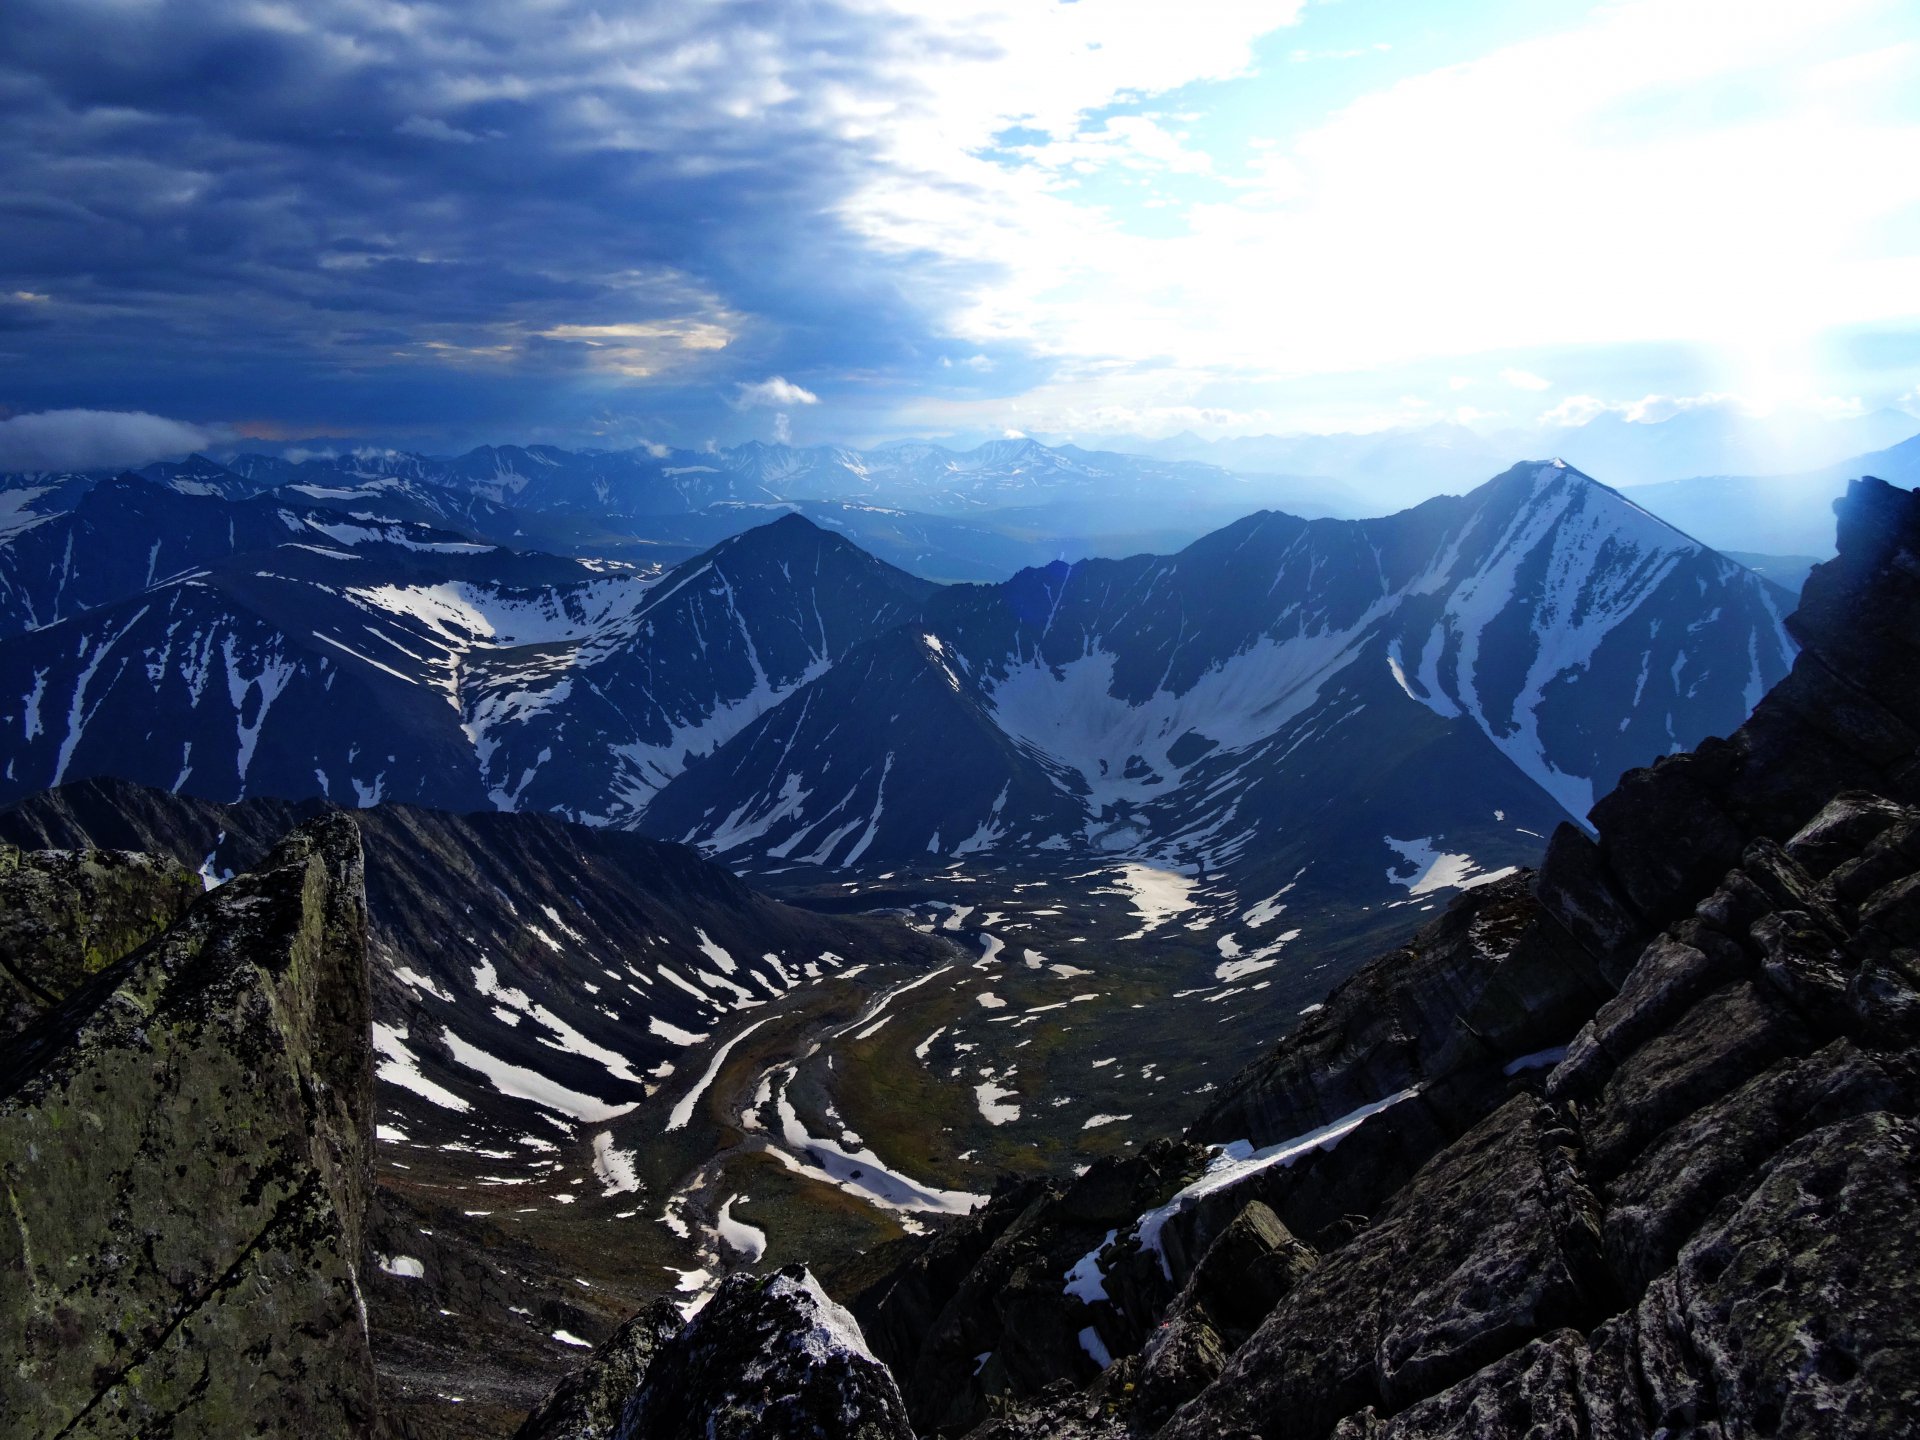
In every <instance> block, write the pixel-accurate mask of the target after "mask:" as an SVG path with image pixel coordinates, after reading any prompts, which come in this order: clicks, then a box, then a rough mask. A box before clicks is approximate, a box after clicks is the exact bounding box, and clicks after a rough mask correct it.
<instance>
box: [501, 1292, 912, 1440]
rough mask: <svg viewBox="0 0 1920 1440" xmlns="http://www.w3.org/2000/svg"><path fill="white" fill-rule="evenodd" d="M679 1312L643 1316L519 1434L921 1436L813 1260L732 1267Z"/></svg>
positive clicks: (674, 1439)
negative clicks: (761, 1271) (754, 1270)
mask: <svg viewBox="0 0 1920 1440" xmlns="http://www.w3.org/2000/svg"><path fill="white" fill-rule="evenodd" d="M677 1319H678V1316H677V1315H676V1314H675V1312H674V1311H673V1308H672V1307H671V1306H669V1305H664V1304H663V1305H661V1306H659V1307H656V1308H655V1309H654V1310H651V1311H647V1312H644V1313H642V1314H641V1315H639V1316H636V1317H635V1318H634V1319H633V1320H632V1321H630V1322H629V1323H628V1324H627V1325H626V1326H625V1327H623V1328H622V1329H621V1331H620V1332H619V1333H618V1334H616V1335H615V1336H614V1337H613V1338H612V1339H611V1340H609V1341H608V1342H607V1343H606V1344H605V1345H603V1346H601V1347H600V1349H598V1350H596V1351H595V1352H594V1354H593V1358H592V1359H591V1360H589V1361H588V1363H587V1364H586V1365H585V1366H584V1367H582V1369H581V1370H580V1371H579V1372H578V1373H577V1374H575V1375H574V1376H572V1377H570V1378H569V1379H568V1380H567V1381H565V1382H563V1383H562V1385H561V1386H560V1387H559V1388H558V1389H556V1390H555V1391H554V1393H553V1394H552V1395H550V1396H549V1397H548V1398H547V1400H546V1401H545V1402H543V1403H542V1404H541V1405H540V1407H539V1408H538V1409H537V1410H535V1411H534V1413H533V1414H532V1415H531V1416H529V1417H528V1419H527V1423H526V1424H525V1425H524V1426H522V1427H521V1429H520V1431H519V1434H518V1436H517V1437H516V1440H611V1437H616V1436H617V1437H618V1440H802V1437H812V1436H829V1435H830V1436H833V1437H835V1440H912V1437H913V1429H912V1427H911V1426H910V1425H909V1424H908V1421H907V1412H906V1407H905V1406H904V1405H903V1404H902V1403H901V1400H900V1391H899V1389H898V1388H897V1387H896V1386H895V1385H894V1383H893V1377H892V1376H891V1375H889V1374H888V1373H887V1369H886V1367H885V1366H884V1365H882V1364H880V1363H879V1361H877V1360H875V1359H874V1358H873V1356H872V1355H871V1354H870V1353H869V1352H868V1350H867V1346H866V1341H865V1340H864V1339H863V1338H862V1337H861V1334H860V1327H859V1325H858V1324H857V1323H855V1321H854V1319H853V1317H852V1316H851V1315H849V1314H848V1313H847V1312H846V1311H845V1310H843V1309H841V1307H840V1306H838V1305H836V1304H835V1303H834V1302H833V1301H832V1300H829V1299H828V1298H827V1296H826V1294H825V1292H823V1291H822V1290H821V1289H820V1286H819V1284H818V1282H816V1281H815V1280H814V1278H813V1276H812V1275H811V1274H809V1273H808V1272H807V1270H806V1269H805V1268H804V1267H802V1266H798V1265H789V1266H786V1267H784V1268H782V1269H780V1270H777V1271H775V1272H774V1273H773V1274H772V1275H768V1276H764V1277H762V1276H754V1275H748V1274H744V1273H742V1274H736V1275H732V1276H729V1277H728V1279H727V1281H726V1283H725V1284H724V1285H722V1286H721V1287H720V1291H719V1293H718V1294H717V1295H715V1296H714V1297H713V1299H712V1300H711V1301H710V1302H709V1303H708V1304H707V1306H706V1308H705V1309H703V1310H702V1311H701V1312H700V1313H699V1314H698V1315H696V1316H695V1317H694V1318H693V1319H692V1320H690V1321H688V1322H687V1323H686V1325H685V1326H684V1327H678V1326H677V1325H676V1322H677ZM676 1329H677V1333H675V1330H676Z"/></svg>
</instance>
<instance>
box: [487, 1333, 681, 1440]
mask: <svg viewBox="0 0 1920 1440" xmlns="http://www.w3.org/2000/svg"><path fill="white" fill-rule="evenodd" d="M680 1326H681V1318H680V1311H679V1309H678V1308H676V1307H675V1305H674V1304H673V1302H672V1301H671V1300H658V1301H655V1302H654V1303H653V1304H652V1305H650V1306H648V1307H647V1308H646V1309H645V1310H642V1311H641V1312H640V1313H639V1314H638V1315H635V1316H634V1317H633V1318H632V1319H631V1320H629V1321H627V1323H626V1324H624V1325H622V1326H621V1327H620V1328H619V1329H618V1330H616V1331H614V1332H613V1334H612V1335H611V1336H609V1337H608V1338H607V1339H606V1341H604V1342H603V1343H602V1344H601V1345H599V1346H598V1347H597V1348H596V1349H595V1350H594V1352H593V1354H592V1355H591V1356H589V1357H588V1359H587V1363H586V1364H585V1365H582V1366H581V1367H580V1368H579V1369H578V1370H576V1371H574V1373H573V1374H571V1375H569V1376H568V1377H567V1378H566V1379H565V1380H562V1381H561V1382H560V1383H559V1384H558V1385H557V1386H555V1387H554V1389H553V1392H552V1393H551V1394H549V1395H548V1396H547V1398H546V1399H544V1400H542V1401H541V1402H540V1403H539V1404H538V1405H536V1406H535V1407H534V1410H533V1413H532V1414H531V1415H529V1416H527V1420H526V1423H525V1424H524V1425H522V1426H521V1427H520V1428H519V1429H518V1430H517V1431H515V1432H514V1440H607V1437H608V1436H611V1435H612V1434H613V1433H614V1432H615V1430H616V1429H618V1427H619V1424H620V1417H621V1415H622V1414H623V1413H624V1412H625V1410H626V1408H627V1402H628V1401H629V1400H631V1399H632V1398H633V1397H634V1394H635V1393H636V1392H637V1391H638V1390H639V1389H640V1387H641V1385H642V1383H643V1382H644V1381H645V1380H646V1378H647V1370H648V1367H649V1366H651V1365H652V1364H653V1359H654V1356H656V1355H658V1354H659V1353H660V1350H661V1347H662V1346H664V1345H665V1344H666V1343H667V1342H668V1341H670V1340H672V1339H673V1337H674V1336H675V1335H677V1334H679V1333H680Z"/></svg>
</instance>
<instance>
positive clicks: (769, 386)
mask: <svg viewBox="0 0 1920 1440" xmlns="http://www.w3.org/2000/svg"><path fill="white" fill-rule="evenodd" d="M734 403H735V404H736V405H739V406H740V407H741V408H742V409H746V408H749V407H751V406H755V405H763V406H765V407H767V408H768V409H773V408H774V407H776V406H780V405H818V404H819V403H820V397H819V396H818V395H816V394H814V393H813V392H812V391H811V390H808V389H806V388H804V387H802V386H799V385H796V384H794V383H793V382H792V381H791V380H789V379H787V378H786V377H785V376H784V375H770V376H768V377H767V378H766V379H765V380H756V381H754V382H753V383H752V384H750V385H749V384H743V385H741V386H740V393H739V395H738V396H737V397H736V398H735V401H734Z"/></svg>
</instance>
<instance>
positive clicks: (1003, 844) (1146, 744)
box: [644, 463, 1793, 871]
mask: <svg viewBox="0 0 1920 1440" xmlns="http://www.w3.org/2000/svg"><path fill="white" fill-rule="evenodd" d="M1785 603H1786V601H1785V597H1784V596H1783V595H1781V594H1778V593H1776V592H1775V591H1774V590H1773V589H1772V588H1771V587H1770V586H1768V585H1767V584H1766V583H1765V582H1763V581H1760V580H1759V579H1758V578H1757V577H1755V576H1754V575H1752V574H1751V573H1750V572H1748V571H1745V570H1743V569H1741V568H1740V567H1739V566H1737V565H1735V564H1733V563H1732V562H1731V561H1728V560H1726V559H1724V558H1722V557H1720V556H1718V555H1716V554H1714V553H1713V552H1711V551H1709V550H1706V549H1705V548H1704V547H1702V546H1700V545H1698V544H1696V543H1695V542H1693V541H1691V540H1689V539H1688V538H1687V537H1686V536H1684V535H1681V534H1680V533H1679V532H1677V531H1675V530H1673V529H1671V528H1670V527H1668V526H1666V525H1664V524H1662V523H1661V522H1660V521H1658V520H1656V519H1654V518H1653V517H1652V516H1650V515H1648V514H1646V512H1644V511H1642V510H1640V509H1639V508H1638V507H1636V506H1634V505H1633V504H1631V503H1630V502H1628V501H1627V500H1625V499H1624V498H1622V497H1621V496H1620V495H1619V494H1617V493H1616V492H1614V491H1611V490H1608V489H1607V488H1606V487H1604V486H1601V485H1598V484H1596V483H1594V482H1593V481H1591V480H1589V479H1588V478H1587V477H1585V476H1583V475H1580V474H1579V473H1578V472H1576V471H1573V470H1571V469H1569V468H1567V467H1565V466H1562V465H1559V464H1557V463H1556V464H1550V465H1526V466H1520V467H1516V468H1515V469H1514V470H1512V471H1510V472H1508V473H1507V474H1506V475H1503V476H1501V477H1499V478H1498V479H1497V480H1494V481H1492V482H1490V483H1489V484H1487V485H1485V486H1482V487H1481V488H1480V489H1479V490H1477V491H1475V492H1474V493H1473V494H1472V495H1469V496H1466V497H1463V498H1460V499H1452V498H1442V499H1438V500H1434V501H1430V502H1428V503H1427V504H1426V505H1423V506H1420V507H1418V508H1417V509H1414V510H1411V511H1407V512H1404V513H1402V514H1400V515H1397V516H1392V517H1388V518H1387V519H1384V520H1378V521H1359V522H1342V521H1317V522H1308V521H1301V520H1297V519H1294V518H1292V517H1289V516H1283V515H1272V514H1262V515H1255V516H1252V517H1249V518H1248V519H1246V520H1244V521H1242V522H1240V523H1239V524H1237V525H1233V526H1230V527H1228V528H1227V529H1225V530H1222V531H1220V532H1218V533H1216V534H1214V535H1211V536H1208V537H1207V538H1206V539H1204V540H1202V541H1201V542H1199V543H1198V544H1196V545H1194V546H1192V547H1190V548H1189V549H1188V550H1186V551H1183V552H1182V553H1181V554H1179V555H1176V556H1171V557H1147V556H1137V557H1134V558H1132V559H1129V560H1120V561H1094V562H1089V563H1087V564H1084V565H1077V566H1067V565H1059V566H1054V567H1050V568H1048V569H1044V570H1034V571H1028V572H1026V573H1024V574H1022V575H1020V576H1018V577H1016V579H1014V580H1013V581H1011V582H1009V583H1008V584H1006V585H1003V586H999V587H991V588H989V587H954V588H952V589H948V590H943V591H941V592H940V593H939V594H937V595H936V596H935V597H934V598H933V599H932V600H931V601H930V602H929V603H928V605H927V606H926V608H925V609H924V611H923V612H922V614H921V616H920V618H919V620H918V621H917V629H916V630H915V631H913V632H896V633H894V634H891V635H889V636H886V637H884V639H883V640H881V641H879V642H876V643H875V644H874V645H873V646H870V647H868V648H867V649H866V650H865V651H863V652H861V653H860V654H858V655H857V656H853V657H849V659H848V660H847V661H846V662H845V663H843V664H842V665H841V666H840V667H838V668H837V669H836V670H835V671H834V672H833V673H831V674H829V675H827V676H824V677H822V678H821V679H819V680H817V681H815V682H814V683H813V684H811V685H809V686H807V687H803V688H802V689H801V690H799V691H797V692H796V693H795V694H794V695H793V696H791V697H790V698H788V699H787V700H786V701H784V702H783V703H782V704H781V705H780V706H779V707H778V708H776V709H774V710H772V711H770V712H769V713H768V714H767V715H766V716H764V717H763V718H762V719H760V720H759V721H757V722H756V723H755V724H754V725H753V726H751V727H749V728H748V729H747V730H745V731H744V732H743V733H742V734H741V735H740V736H739V738H738V739H736V740H734V741H732V742H731V743H730V744H729V745H727V746H723V747H722V748H721V749H720V750H719V751H718V753H717V754H716V755H715V757H714V759H713V760H712V761H711V762H709V763H708V764H706V765H704V766H701V767H699V768H697V769H692V770H689V772H688V773H687V774H686V775H685V777H684V778H683V779H681V780H680V781H678V782H676V784H675V785H673V786H671V787H669V788H668V790H667V791H666V792H665V794H663V795H662V796H661V798H660V800H659V801H658V802H656V804H655V805H654V807H653V808H652V809H650V810H649V812H648V814H647V817H646V820H645V822H644V823H645V824H646V826H647V827H648V828H649V829H650V830H652V831H653V832H654V833H656V834H661V835H670V836H673V837H674V838H681V839H687V840H692V841H695V842H698V843H701V844H704V845H706V846H707V847H708V848H709V849H711V850H714V851H717V852H721V853H728V854H732V855H736V856H740V857H748V856H751V857H754V858H757V859H768V858H771V859H776V860H785V859H798V858H803V857H804V858H806V859H809V860H811V861H813V862H815V863H821V864H841V865H845V864H850V863H853V862H854V861H856V860H860V861H868V862H874V863H895V862H900V861H903V860H907V859H911V858H913V857H917V856H926V855H928V854H939V855H951V854H956V853H958V854H968V853H976V852H982V851H986V852H993V853H996V854H1001V855H1006V854H1012V853H1018V852H1020V851H1023V850H1024V851H1042V852H1045V851H1064V852H1088V853H1096V854H1097V853H1112V852H1124V853H1128V854H1133V855H1137V856H1141V857H1149V858H1153V859H1156V860H1159V861H1162V862H1165V863H1169V864H1173V865H1176V866H1180V867H1184V868H1188V869H1192V868H1194V867H1198V868H1199V869H1200V870H1202V871H1207V870H1212V869H1217V868H1219V867H1222V866H1231V865H1234V864H1236V863H1237V862H1239V861H1242V860H1244V859H1248V858H1251V857H1252V856H1253V855H1254V854H1256V853H1266V852H1271V851H1272V850H1273V848H1274V847H1276V846H1281V847H1285V846H1290V845H1296V844H1299V843H1301V842H1302V841H1303V840H1305V839H1306V838H1307V837H1308V836H1314V837H1315V838H1313V840H1312V842H1311V846H1310V848H1316V847H1324V845H1325V844H1326V843H1328V842H1327V839H1326V837H1325V836H1324V834H1320V835H1315V832H1316V831H1322V832H1323V831H1324V830H1325V826H1324V825H1323V824H1316V822H1315V820H1314V816H1315V815H1316V813H1320V812H1321V811H1322V810H1323V809H1324V807H1326V806H1329V805H1333V804H1335V803H1336V802H1338V804H1339V806H1340V807H1341V813H1340V819H1339V826H1340V829H1341V830H1342V831H1346V830H1352V829H1362V830H1368V831H1369V833H1370V839H1369V844H1370V846H1371V847H1372V849H1371V851H1370V853H1371V854H1374V855H1377V854H1380V853H1383V852H1381V851H1380V849H1379V846H1380V841H1379V834H1386V835H1389V836H1405V837H1409V838H1408V840H1407V842H1406V843H1407V845H1408V847H1409V848H1408V850H1407V852H1406V853H1407V854H1408V856H1409V857H1411V856H1412V855H1413V854H1415V853H1425V852H1424V851H1422V850H1421V849H1420V847H1421V846H1422V845H1426V846H1428V848H1432V847H1431V845H1430V844H1429V842H1430V841H1432V840H1433V838H1434V837H1436V836H1441V835H1445V834H1453V835H1454V842H1453V843H1454V848H1455V849H1456V850H1458V849H1462V848H1466V847H1462V846H1461V845H1460V844H1459V841H1460V838H1461V837H1460V836H1459V835H1458V834H1454V829H1455V827H1456V826H1457V825H1458V824H1460V823H1461V821H1462V820H1463V818H1464V817H1466V816H1468V815H1478V816H1480V817H1481V818H1482V819H1483V820H1484V821H1485V822H1486V823H1487V824H1489V825H1492V824H1494V823H1495V822H1494V819H1493V816H1494V812H1495V811H1501V812H1508V811H1511V812H1514V813H1516V814H1519V815H1525V816H1528V817H1530V822H1531V823H1530V828H1533V829H1536V830H1537V829H1539V828H1541V827H1543V826H1544V827H1550V826H1551V824H1552V823H1554V822H1555V821H1556V820H1557V819H1558V818H1560V816H1561V815H1565V816H1570V817H1572V818H1575V819H1582V818H1584V816H1585V814H1586V812H1587V810H1588V809H1589V808H1590V807H1591V805H1592V804H1593V802H1594V800H1595V799H1596V798H1597V797H1598V796H1599V795H1601V794H1604V793H1605V792H1606V791H1607V790H1608V789H1610V788H1611V786H1612V784H1613V781H1614V779H1615V778H1616V777H1617V776H1618V775H1619V774H1620V773H1621V771H1623V770H1624V769H1626V768H1628V767H1629V766H1631V765H1634V764H1641V763H1645V762H1646V761H1647V760H1649V759H1651V758H1652V757H1653V756H1655V755H1658V754H1664V753H1668V752H1669V751H1672V750H1675V749H1679V748H1684V747H1685V746H1686V745H1688V744H1690V743H1693V742H1694V741H1695V740H1697V739H1698V738H1700V737H1701V736H1703V735H1706V734H1710V733H1715V732H1719V731H1724V730H1727V729H1730V728H1731V727H1732V726H1733V725H1734V724H1736V723H1738V721H1739V719H1740V718H1741V717H1742V716H1744V715H1745V714H1746V712H1747V711H1748V710H1749V709H1750V708H1751V706H1752V704H1753V703H1754V702H1755V701H1756V700H1758V698H1759V697H1760V695H1761V694H1762V693H1764V691H1765V690H1766V689H1767V688H1768V687H1769V686H1770V685H1771V684H1772V683H1773V682H1774V681H1775V680H1777V679H1779V678H1780V676H1781V675H1783V674H1784V673H1785V672H1786V669H1787V667H1788V666H1789V665H1790V663H1791V660H1792V655H1793V645H1792V642H1791V640H1790V639H1789V638H1788V636H1787V634H1786V632H1785V630H1784V628H1783V626H1782V623H1781V619H1782V610H1783V608H1784V605H1785ZM862 712H864V713H862ZM1375 799H1377V802H1378V803H1377V805H1376V804H1375V803H1374V802H1375ZM1356 805H1360V806H1362V807H1365V806H1369V805H1371V806H1373V808H1374V809H1376V810H1377V812H1378V813H1377V819H1378V821H1379V826H1387V827H1395V826H1397V827H1398V828H1386V829H1380V828H1379V827H1378V826H1369V825H1367V824H1364V823H1361V821H1360V817H1359V814H1358V812H1357V811H1356V809H1355V806H1356ZM1522 823H1528V822H1522ZM1416 840H1418V841H1419V844H1415V841H1416ZM1332 843H1335V844H1337V843H1338V841H1337V839H1336V840H1335V841H1333V842H1332ZM1388 843H1389V844H1391V843H1392V842H1391V841H1389V842H1388ZM1501 848H1502V849H1503V850H1505V849H1511V848H1512V847H1511V840H1510V839H1509V842H1508V844H1507V845H1505V846H1502V847H1501ZM1322 853H1324V851H1323V852H1322ZM1448 853H1451V852H1448ZM1469 853H1472V854H1475V855H1480V854H1481V852H1480V851H1479V850H1470V852H1469ZM1483 858H1485V857H1483ZM1369 863H1371V861H1369ZM1410 863H1411V858H1410Z"/></svg>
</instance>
